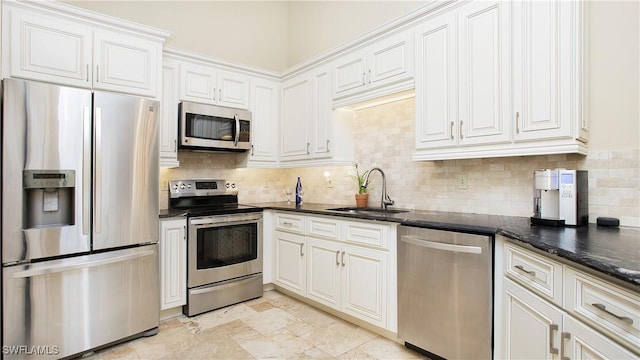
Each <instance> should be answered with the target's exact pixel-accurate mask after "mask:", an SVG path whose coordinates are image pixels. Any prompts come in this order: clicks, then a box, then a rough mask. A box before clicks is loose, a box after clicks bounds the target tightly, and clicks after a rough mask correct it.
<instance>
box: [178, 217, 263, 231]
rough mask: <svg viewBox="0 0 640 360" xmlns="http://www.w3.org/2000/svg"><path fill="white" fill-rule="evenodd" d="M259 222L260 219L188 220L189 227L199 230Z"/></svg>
mask: <svg viewBox="0 0 640 360" xmlns="http://www.w3.org/2000/svg"><path fill="white" fill-rule="evenodd" d="M259 221H260V219H233V218H231V219H228V220H218V219H217V220H212V219H194V220H189V225H190V226H194V227H196V228H198V229H199V228H203V227H220V226H228V225H239V224H251V223H257V222H259Z"/></svg>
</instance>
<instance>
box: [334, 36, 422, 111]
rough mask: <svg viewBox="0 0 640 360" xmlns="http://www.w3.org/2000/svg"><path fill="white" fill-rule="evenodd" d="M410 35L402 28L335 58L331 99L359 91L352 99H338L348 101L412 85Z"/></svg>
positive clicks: (404, 88) (340, 101)
mask: <svg viewBox="0 0 640 360" xmlns="http://www.w3.org/2000/svg"><path fill="white" fill-rule="evenodd" d="M412 36H413V35H412V32H411V31H404V32H401V33H398V34H395V35H393V36H390V37H387V38H383V39H382V40H379V41H377V42H375V43H373V44H371V45H368V46H367V47H366V48H364V49H363V50H359V51H356V52H353V53H350V54H347V55H344V56H341V57H339V58H338V59H337V60H335V61H334V62H333V65H332V67H333V76H334V79H333V99H334V100H336V99H342V98H345V97H348V96H353V95H356V94H359V95H358V96H357V97H355V98H354V100H353V101H348V100H344V99H343V100H339V101H337V102H338V103H344V102H346V103H349V102H354V101H361V100H365V99H368V98H373V97H378V96H382V95H386V94H388V93H391V92H396V91H400V90H406V89H409V88H412V87H413V82H412V80H413V38H412ZM407 81H408V83H407ZM403 82H404V83H403ZM400 83H402V84H400ZM382 88H384V89H382ZM374 90H375V91H374Z"/></svg>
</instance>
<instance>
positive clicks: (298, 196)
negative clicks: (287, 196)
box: [296, 176, 302, 205]
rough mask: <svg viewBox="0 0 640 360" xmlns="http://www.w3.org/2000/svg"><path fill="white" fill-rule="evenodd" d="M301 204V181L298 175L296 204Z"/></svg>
mask: <svg viewBox="0 0 640 360" xmlns="http://www.w3.org/2000/svg"><path fill="white" fill-rule="evenodd" d="M300 204H302V181H300V176H298V182H297V183H296V205H300Z"/></svg>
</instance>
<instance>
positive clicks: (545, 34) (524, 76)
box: [512, 1, 588, 146]
mask: <svg viewBox="0 0 640 360" xmlns="http://www.w3.org/2000/svg"><path fill="white" fill-rule="evenodd" d="M582 6H584V5H582V4H580V2H576V1H516V2H514V3H513V19H512V21H513V39H514V41H513V51H512V54H513V107H514V108H513V112H514V118H515V126H516V131H515V141H518V142H519V141H531V140H540V139H562V138H565V139H567V138H568V139H571V140H573V139H581V140H583V141H586V140H587V138H588V134H587V132H588V126H587V122H586V121H587V118H586V116H585V115H586V114H584V113H583V111H582V108H581V103H582V99H581V96H583V94H582V79H583V76H582V71H583V69H582V67H583V66H584V65H583V61H584V59H583V54H582V53H583V50H582V46H583V34H582V28H581V27H582V26H583V24H582V21H583V20H582V19H583V16H582V12H583V9H582ZM563 143H565V142H563ZM565 144H567V145H568V146H571V143H565ZM576 145H578V146H579V144H576Z"/></svg>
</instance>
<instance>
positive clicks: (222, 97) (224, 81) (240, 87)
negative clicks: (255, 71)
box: [217, 71, 249, 109]
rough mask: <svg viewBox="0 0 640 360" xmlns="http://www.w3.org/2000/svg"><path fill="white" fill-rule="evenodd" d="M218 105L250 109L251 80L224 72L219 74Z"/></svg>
mask: <svg viewBox="0 0 640 360" xmlns="http://www.w3.org/2000/svg"><path fill="white" fill-rule="evenodd" d="M217 84H218V97H217V99H218V101H217V102H218V105H221V106H229V107H233V108H238V109H248V108H249V78H247V77H245V76H242V75H238V74H232V73H228V72H224V71H220V72H219V73H218V79H217Z"/></svg>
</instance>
